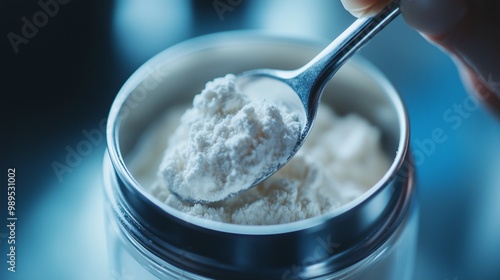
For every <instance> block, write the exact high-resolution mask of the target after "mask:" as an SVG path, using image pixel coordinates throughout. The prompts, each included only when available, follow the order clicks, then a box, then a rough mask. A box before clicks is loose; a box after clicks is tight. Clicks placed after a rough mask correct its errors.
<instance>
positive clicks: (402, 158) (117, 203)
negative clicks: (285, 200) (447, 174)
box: [104, 32, 418, 280]
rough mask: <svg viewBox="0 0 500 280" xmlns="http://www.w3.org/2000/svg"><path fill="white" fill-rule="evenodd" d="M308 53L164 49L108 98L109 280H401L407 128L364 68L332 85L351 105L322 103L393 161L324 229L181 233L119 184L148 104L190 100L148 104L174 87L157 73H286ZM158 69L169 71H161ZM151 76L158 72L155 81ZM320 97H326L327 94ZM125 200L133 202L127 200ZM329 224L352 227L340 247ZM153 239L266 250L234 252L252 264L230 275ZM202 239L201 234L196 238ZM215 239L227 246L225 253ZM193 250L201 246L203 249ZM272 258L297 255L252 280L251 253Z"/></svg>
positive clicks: (296, 48)
mask: <svg viewBox="0 0 500 280" xmlns="http://www.w3.org/2000/svg"><path fill="white" fill-rule="evenodd" d="M242 36H248V38H249V39H242ZM245 40H246V41H245ZM318 49H319V48H318V47H317V45H314V44H310V43H307V42H303V41H300V40H288V39H283V38H275V37H269V36H259V35H248V34H245V33H241V32H236V33H232V34H222V35H221V34H218V35H212V36H208V37H205V38H202V39H197V40H194V41H191V42H188V43H185V44H183V45H181V46H177V47H174V48H172V49H170V50H167V51H166V52H164V53H162V54H160V55H159V56H157V57H155V58H154V59H152V60H151V61H149V62H148V63H146V64H145V65H144V66H143V67H142V68H141V69H139V70H138V73H136V74H134V75H133V76H132V77H131V78H130V79H129V81H128V82H127V84H126V85H125V86H124V88H122V90H121V92H120V94H119V95H118V97H117V100H118V101H117V103H120V104H118V105H114V107H113V108H112V113H111V115H113V114H115V115H116V118H115V119H113V118H111V122H112V124H111V126H109V127H108V138H109V139H108V149H110V150H111V152H110V153H109V155H106V156H105V159H104V181H105V194H106V200H105V201H106V203H105V213H106V225H107V226H106V227H107V229H106V230H107V240H108V253H109V258H110V264H111V276H112V279H290V280H291V279H398V280H401V279H411V275H412V271H413V263H414V255H415V251H416V240H417V238H416V233H417V220H418V209H417V208H418V207H417V203H416V201H415V186H414V182H413V181H414V176H413V166H412V163H411V161H410V159H409V158H410V157H409V152H407V151H408V137H409V132H408V123H407V119H406V115H405V112H404V107H402V105H401V104H400V100H399V99H397V96H395V95H394V93H393V92H392V93H391V94H392V95H390V94H389V97H386V96H385V94H388V92H389V91H394V90H393V89H392V87H391V86H390V85H389V84H388V82H387V81H386V80H385V79H384V78H383V77H382V76H381V75H380V74H379V73H378V72H377V71H376V70H375V69H373V68H372V67H371V66H370V65H369V64H367V63H366V62H364V61H361V62H358V63H356V64H355V65H353V66H350V65H349V63H348V65H347V66H346V68H347V69H346V70H345V71H340V72H339V74H338V75H336V77H334V79H337V80H339V81H340V82H339V83H337V84H336V86H335V88H336V89H340V90H339V92H348V93H349V92H350V93H356V92H358V93H359V94H360V95H359V96H356V94H345V95H344V96H339V95H342V94H336V95H335V96H333V97H332V96H330V95H328V93H325V95H324V99H326V102H330V103H332V104H335V105H338V104H341V106H339V107H338V108H336V109H337V111H340V112H341V113H342V111H343V110H344V111H345V112H349V111H351V110H354V111H356V112H358V113H360V114H361V115H363V117H365V118H367V119H369V120H370V121H371V122H372V123H374V124H375V125H377V126H379V127H380V128H381V130H382V132H383V134H384V137H383V138H384V139H385V143H384V144H385V146H386V147H385V150H386V151H387V153H388V154H391V153H396V154H398V155H397V156H396V158H395V159H394V161H395V162H394V163H393V165H392V166H391V169H390V170H389V171H388V174H386V176H385V177H384V178H383V179H381V182H379V184H378V185H377V186H374V187H373V188H374V189H375V190H373V191H372V192H370V193H369V194H367V195H366V196H365V197H364V198H361V199H359V200H358V202H357V203H356V204H353V205H351V206H350V207H348V208H346V209H344V210H345V211H341V212H339V214H338V215H334V216H332V217H330V218H325V217H323V220H324V221H325V223H324V224H325V225H321V226H320V227H319V228H315V227H314V226H312V224H311V226H309V225H299V226H296V227H294V226H292V227H288V228H285V227H286V226H284V228H279V226H278V227H276V228H275V229H276V230H275V231H274V230H271V231H265V232H258V231H259V230H258V229H257V230H256V231H257V232H258V234H254V233H251V234H248V235H246V233H245V230H244V229H245V228H244V227H238V228H237V230H235V231H233V232H232V230H231V228H225V227H223V229H222V230H220V232H219V228H217V227H215V228H214V227H211V228H208V229H206V228H204V225H202V226H201V227H200V225H194V226H193V227H194V229H193V227H191V226H190V225H187V226H186V223H188V224H189V223H190V222H191V220H187V221H186V220H182V219H181V220H182V221H180V222H179V221H178V220H179V219H178V217H173V218H172V217H170V216H172V214H171V213H170V212H168V209H165V208H162V207H161V206H160V207H158V206H157V205H150V203H149V202H150V201H149V200H150V198H149V197H147V195H145V197H142V196H143V193H142V191H141V190H140V187H138V186H137V182H135V181H134V179H133V174H128V175H130V176H126V175H127V174H126V175H123V173H126V172H128V171H127V170H126V161H125V160H123V159H120V157H123V158H126V156H127V153H129V151H131V150H132V149H133V146H134V144H135V143H136V140H137V139H134V137H136V135H138V134H140V133H141V131H142V129H143V127H144V126H145V125H147V124H148V122H149V121H150V120H152V119H154V118H155V116H157V115H158V114H159V113H160V112H161V111H163V110H165V108H162V107H161V106H159V105H158V104H166V103H176V102H178V103H179V104H181V103H185V102H189V100H190V99H192V96H185V95H183V96H182V97H177V98H169V97H163V96H162V97H156V96H160V95H161V94H162V89H163V88H162V84H165V85H167V86H166V87H171V88H176V85H175V81H176V80H178V78H177V79H176V77H175V74H174V75H173V77H170V76H169V75H165V73H170V72H169V71H173V70H175V69H179V71H181V72H182V71H185V72H189V73H192V74H193V77H192V79H193V80H199V81H208V80H211V79H213V76H216V77H217V76H222V75H223V74H225V73H229V72H233V73H235V72H236V73H238V72H237V71H243V70H246V69H247V68H248V69H252V68H261V67H268V68H278V69H284V68H285V69H286V68H290V69H294V68H296V67H297V66H300V65H302V64H303V63H304V62H305V61H307V60H308V59H309V58H310V56H311V55H314V54H315V52H316V51H317V50H318ZM302 53H303V54H302ZM278 56H281V57H282V58H279V57H278ZM217 58H221V59H226V60H227V61H229V62H231V63H233V64H234V65H238V67H236V68H231V67H229V68H228V66H217V65H216V64H214V63H215V62H214V61H217ZM211 60H213V61H211ZM276 61H278V62H279V63H277V62H276ZM226 64H227V62H226ZM165 65H168V67H170V68H168V67H167V66H165ZM207 65H209V66H213V67H207ZM164 66H165V67H167V69H170V70H165V69H164V68H161V67H164ZM181 68H182V69H181ZM155 71H156V72H159V73H157V74H155ZM193 71H197V72H193ZM200 72H201V74H200ZM194 73H198V74H196V75H195V74H194ZM177 89H179V87H177ZM145 91H148V93H147V94H146V97H147V98H143V100H140V102H138V101H137V100H139V98H137V96H139V95H137V94H138V93H140V92H142V93H144V92H145ZM189 91H193V90H192V89H191V90H189ZM325 91H328V86H327V89H325ZM364 91H366V92H368V93H370V92H374V93H376V94H373V95H369V97H367V98H368V99H370V98H371V101H370V100H367V101H366V102H365V103H363V102H360V101H359V99H358V98H359V97H360V96H363V94H365V93H364ZM195 93H196V91H195ZM378 95H380V96H378ZM141 96H144V94H143V95H141ZM132 101H135V102H136V104H133V103H132ZM393 103H394V104H396V105H394V104H393ZM132 105H134V106H132ZM378 105H380V106H378ZM393 107H395V108H393ZM391 110H392V111H393V112H392V111H391ZM345 112H344V113H345ZM391 114H392V115H391ZM116 126H120V131H119V132H116V131H115V130H116V128H115V127H116ZM118 138H120V139H118ZM116 150H119V153H118V155H119V156H117V154H116V153H113V151H116ZM402 151H404V153H403V152H402ZM117 157H118V159H117ZM135 196H138V197H140V199H138V201H136V199H135ZM144 201H146V202H144ZM151 204H154V203H151ZM149 207H151V208H154V209H153V210H154V211H153V210H152V211H153V212H154V213H161V217H160V215H159V216H158V218H153V219H150V217H151V216H154V215H153V214H151V215H149V216H144V215H145V214H144V213H149V212H148V211H149V210H150V209H148V208H149ZM139 208H140V209H139ZM155 211H156V212H155ZM157 211H160V212H157ZM153 212H151V213H153ZM164 212H165V213H164ZM174 216H175V215H174ZM337 216H338V217H337ZM146 217H147V218H148V220H147V221H146V220H145V218H146ZM163 217H166V218H167V219H166V220H165V223H167V222H168V226H165V227H164V228H163V229H161V230H160V229H159V228H160V227H161V226H162V219H163ZM346 217H347V218H346ZM171 218H172V219H173V220H174V222H173V223H172V222H171ZM167 220H168V221H167ZM346 220H347V222H346ZM332 221H333V222H332ZM157 222H158V223H157ZM158 224H159V225H160V226H158ZM194 224H196V222H194ZM314 224H317V221H314ZM335 225H337V227H338V226H339V225H354V227H355V228H358V227H359V230H355V229H354V228H353V236H355V237H352V238H349V237H345V236H349V230H347V232H345V231H346V230H343V231H344V232H341V233H339V232H338V231H339V230H338V229H336V228H335V227H336V226H335ZM358 225H361V226H358ZM177 226H179V228H177ZM186 228H187V229H186ZM249 229H250V228H249ZM162 230H163V231H172V232H176V230H179V235H182V234H186V233H189V232H191V233H193V234H196V236H197V238H198V239H200V238H201V239H204V238H206V245H207V246H208V245H209V244H210V245H213V244H219V245H218V246H219V248H218V249H219V250H228V251H233V254H234V252H236V253H237V252H238V248H239V247H244V246H245V245H244V242H245V238H248V242H249V244H253V243H255V244H263V248H267V249H262V252H261V251H259V249H258V248H257V249H255V248H253V249H246V250H248V251H242V252H241V253H242V254H249V255H257V257H256V258H255V259H251V258H250V259H249V262H253V263H251V264H249V265H248V267H243V266H242V267H241V269H240V268H239V267H238V266H237V265H235V264H234V263H233V262H231V261H228V260H227V256H224V257H225V258H226V259H224V258H222V260H221V259H217V257H214V254H211V253H207V252H204V249H200V252H198V251H196V250H195V249H192V248H191V246H190V244H189V242H188V241H185V240H181V241H179V240H178V239H177V238H172V236H174V235H175V233H172V234H166V235H165V236H164V235H162V234H161V233H162ZM206 230H208V231H209V233H208V234H206V236H205V235H204V234H205V233H204V232H205V231H206ZM252 231H255V228H252ZM330 231H331V233H330ZM310 232H315V233H314V234H310ZM159 233H160V234H159ZM219 235H223V236H224V237H220V236H219ZM241 236H243V237H241ZM224 238H227V239H228V242H227V244H225V242H224ZM259 238H262V240H261V239H259ZM273 238H276V239H273ZM181 239H182V238H181ZM280 239H286V240H290V241H289V242H290V246H288V244H287V243H284V244H281V245H279V246H278V245H276V246H277V247H275V248H274V247H272V246H273V244H274V243H279V242H281V241H278V240H280ZM241 240H243V241H241ZM183 242H184V243H183ZM238 242H240V243H238ZM260 242H262V243H260ZM197 243H198V242H197ZM212 243H213V244H212ZM295 243H297V244H298V245H297V244H295ZM264 244H267V245H264ZM304 244H307V248H306V249H303V247H304V246H305V245H304ZM346 244H349V245H346ZM226 246H228V247H226ZM231 246H232V247H231ZM294 246H295V247H296V248H297V249H294V248H295V247H294ZM194 247H196V246H194ZM199 247H203V242H201V245H199ZM288 247H290V248H288ZM266 250H267V251H266ZM280 250H283V255H289V254H294V253H295V252H296V251H301V252H300V253H298V254H297V255H296V256H295V255H294V256H292V257H291V258H284V259H287V261H277V262H276V265H275V267H274V262H272V263H271V264H269V266H267V263H266V266H265V267H264V266H262V272H255V271H256V270H260V268H261V267H260V266H259V263H262V262H259V260H258V259H259V257H258V254H262V256H266V255H267V254H272V255H273V256H276V258H280V254H279V251H280ZM302 251H303V252H302ZM336 262H338V264H337V263H336ZM244 266H246V264H245V265H244ZM266 271H269V273H267V272H266Z"/></svg>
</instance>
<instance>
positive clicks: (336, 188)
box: [128, 76, 390, 225]
mask: <svg viewBox="0 0 500 280" xmlns="http://www.w3.org/2000/svg"><path fill="white" fill-rule="evenodd" d="M233 78H234V77H232V76H227V77H225V78H224V79H226V82H227V84H226V83H225V82H224V83H223V84H226V85H228V86H231V82H230V80H231V79H233ZM217 84H218V83H217ZM213 85H214V84H211V85H210V84H209V85H207V87H208V88H210V87H211V86H213ZM272 90H273V89H272V88H270V91H272ZM228 92H229V91H228ZM210 94H216V93H215V92H211V93H210ZM225 98H227V99H226V100H225V101H224V102H217V103H218V105H215V107H212V105H210V102H208V100H210V99H206V98H201V99H200V97H197V98H195V102H194V103H195V104H196V103H197V102H201V103H206V104H200V105H199V106H201V108H207V109H206V110H208V109H212V110H226V111H231V109H232V108H236V107H240V106H241V104H242V102H243V103H244V102H246V101H244V100H245V99H244V98H242V97H239V96H237V97H235V98H236V100H232V99H231V97H230V96H226V97H225ZM240 99H242V100H240ZM196 106H197V105H195V107H196ZM221 106H222V107H221ZM215 108H217V109H215ZM197 110H198V109H188V111H187V112H186V110H185V109H184V108H171V109H169V111H168V112H167V113H166V115H165V116H164V118H162V119H160V120H158V122H157V123H156V124H154V125H153V126H152V127H151V128H149V130H148V131H147V132H146V133H145V134H144V135H143V137H142V139H141V141H140V144H139V145H138V146H137V148H136V150H135V153H133V154H132V155H131V157H130V158H129V162H128V166H129V169H130V170H131V172H132V174H133V175H134V177H135V178H136V179H137V181H138V182H139V183H140V184H141V185H142V186H144V187H145V188H146V189H147V190H148V191H149V192H150V193H151V194H152V195H153V196H155V197H156V198H158V199H159V200H160V201H163V202H164V203H165V204H166V205H168V206H170V207H172V208H175V209H177V210H179V211H182V212H184V213H187V214H190V215H192V216H195V217H199V218H204V219H210V220H214V221H219V222H224V223H232V224H242V225H273V224H283V223H289V222H294V221H299V220H303V219H307V218H311V217H315V216H318V215H322V214H325V213H329V212H331V211H333V210H335V209H337V208H338V207H340V206H342V205H344V204H346V203H348V202H350V201H352V200H354V199H355V198H357V197H359V196H361V195H362V194H363V193H364V192H365V191H367V190H368V189H369V188H370V187H371V186H373V185H374V184H375V183H376V182H377V181H378V180H380V179H381V178H382V176H383V175H384V174H385V173H386V172H387V170H388V168H389V165H390V162H389V160H388V158H387V156H386V155H385V154H384V153H383V151H382V149H381V139H380V138H381V135H380V131H379V130H378V129H377V128H376V127H373V126H372V125H370V124H369V123H368V122H367V121H366V120H364V119H363V118H361V117H360V116H358V115H355V114H350V115H347V116H342V117H340V116H337V115H336V114H335V113H334V112H333V110H332V109H330V108H329V107H327V106H326V105H322V106H320V108H319V111H318V115H317V118H316V121H315V124H314V127H313V128H312V131H311V133H310V135H309V136H308V138H307V139H306V141H305V143H304V145H303V146H302V148H301V149H300V150H299V151H298V153H297V154H296V155H295V156H294V157H293V158H292V159H291V161H290V162H288V163H287V164H286V165H285V166H284V167H283V168H282V169H280V170H279V171H278V172H276V173H275V174H274V175H273V176H271V177H270V178H268V179H266V180H265V181H263V182H261V183H260V184H259V185H257V186H256V187H254V188H252V189H250V190H248V191H245V192H243V193H241V194H239V195H237V196H235V197H232V198H230V199H227V200H224V201H220V202H217V203H212V204H208V205H206V204H197V203H188V202H184V201H181V200H179V199H178V198H177V197H176V196H175V195H173V194H172V193H171V192H170V191H169V189H168V187H167V186H168V185H167V184H171V183H172V181H171V180H184V178H175V176H181V175H176V174H174V173H175V172H173V173H171V174H169V173H168V172H167V173H166V172H165V169H166V166H167V165H169V163H168V161H169V160H168V159H167V158H168V157H170V154H171V153H174V151H176V152H181V150H183V149H186V148H182V149H181V148H178V147H179V144H180V143H189V142H190V141H191V140H190V133H189V131H187V130H186V127H185V125H183V124H182V123H185V122H186V121H188V120H190V119H196V116H198V117H201V116H202V115H200V114H199V113H198V112H197ZM268 110H271V109H268ZM183 114H184V116H183V117H182V118H181V115H183ZM252 114H253V113H252ZM231 118H234V116H232V117H231ZM245 118H248V117H247V116H245ZM282 118H284V119H283V122H282V123H279V124H280V125H277V123H275V124H272V125H270V124H269V129H271V128H272V131H271V132H273V133H276V132H275V130H277V131H281V132H279V135H281V134H284V135H287V138H289V139H288V140H286V141H292V140H293V141H295V142H296V140H295V139H296V138H294V136H293V135H291V134H288V133H289V132H288V130H287V129H285V128H284V127H283V125H284V124H285V123H290V122H292V123H293V121H291V120H294V117H293V115H285V116H282ZM290 118H291V119H290ZM179 119H181V120H180V121H179ZM278 119H279V118H278ZM248 120H250V119H248ZM226 121H231V120H229V119H228V120H226ZM233 121H234V120H233ZM241 121H243V120H241ZM261 121H262V120H261ZM179 123H180V124H179ZM207 123H210V124H211V125H213V123H212V122H208V121H207ZM199 125H200V129H201V128H202V127H203V126H204V124H202V123H200V124H199ZM247 125H250V124H247ZM182 127H184V128H182ZM243 127H244V126H243ZM278 127H280V128H278ZM285 127H286V125H285ZM218 129H220V130H227V128H222V127H220V128H218ZM196 131H197V130H195V131H194V133H196ZM283 131H285V132H283ZM233 132H234V131H233ZM271 132H269V133H271ZM218 133H219V132H215V130H214V132H210V131H206V132H204V134H205V136H206V137H211V136H214V135H217V134H218ZM282 136H283V135H281V136H280V137H282ZM269 137H272V136H269ZM280 137H275V138H274V140H270V139H269V140H266V141H276V142H275V144H276V145H283V146H284V147H286V146H287V144H286V143H284V142H282V141H283V140H282V139H280ZM203 138H204V137H201V139H199V141H201V142H199V143H197V145H202V146H203V144H204V143H207V142H205V141H208V140H206V139H203ZM235 141H237V142H240V139H235ZM241 141H243V140H241ZM245 141H249V140H245ZM295 142H294V143H295ZM242 143H245V142H244V141H243V142H242ZM278 143H279V144H278ZM234 144H235V145H236V146H238V145H239V144H236V143H234ZM268 144H271V143H268ZM184 145H185V144H184ZM271 145H273V144H271ZM284 147H281V148H280V149H277V150H279V151H283V152H284V153H289V152H288V151H286V152H285V150H287V149H288V148H284ZM204 148H205V149H206V150H211V149H213V148H212V147H210V146H206V147H204ZM274 148H276V147H274ZM196 149H198V147H196ZM163 151H166V152H165V154H164V158H163V157H162V152H163ZM256 152H257V153H260V152H262V151H256ZM214 156H216V155H214ZM254 156H255V157H259V156H265V155H264V154H255V155H254ZM275 156H276V155H273V156H272V157H271V159H270V161H275V160H276V159H275V158H274V157H275ZM191 160H192V159H190V160H189V161H191ZM242 160H244V159H242ZM160 163H161V164H160ZM237 164H238V163H237ZM159 165H160V166H161V167H160V168H159V171H158V166H159ZM196 165H198V166H200V167H201V166H202V165H200V164H198V163H197V164H196ZM174 166H175V164H174ZM179 166H182V165H179ZM241 167H242V168H243V167H244V165H241ZM204 168H205V167H203V168H202V171H204V170H203V169H204ZM207 168H208V167H207ZM210 168H213V169H212V170H221V169H222V167H221V166H215V167H210ZM185 172H190V173H191V172H192V175H193V176H195V175H196V174H195V172H199V171H192V170H188V169H185ZM246 172H247V171H245V170H243V169H242V170H239V171H238V172H236V173H229V174H225V175H224V176H228V175H230V176H234V178H235V179H234V180H236V178H237V177H245V174H247V173H246ZM182 176H183V177H186V176H185V175H182ZM214 177H215V178H217V177H219V176H217V174H215V176H214ZM193 178H194V177H193ZM193 180H194V181H193V182H196V181H197V179H193ZM198 183H200V182H198ZM203 183H204V182H201V184H203ZM190 185H191V183H190Z"/></svg>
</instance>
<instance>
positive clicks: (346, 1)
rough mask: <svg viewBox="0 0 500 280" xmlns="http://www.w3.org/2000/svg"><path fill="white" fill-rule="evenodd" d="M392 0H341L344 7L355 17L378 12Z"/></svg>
mask: <svg viewBox="0 0 500 280" xmlns="http://www.w3.org/2000/svg"><path fill="white" fill-rule="evenodd" d="M389 1H390V0H341V2H342V5H344V8H345V9H346V10H348V11H349V12H350V13H351V14H352V15H353V16H355V17H364V16H370V15H373V14H376V13H377V12H379V11H380V10H382V8H383V7H385V6H386V5H387V3H389Z"/></svg>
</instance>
